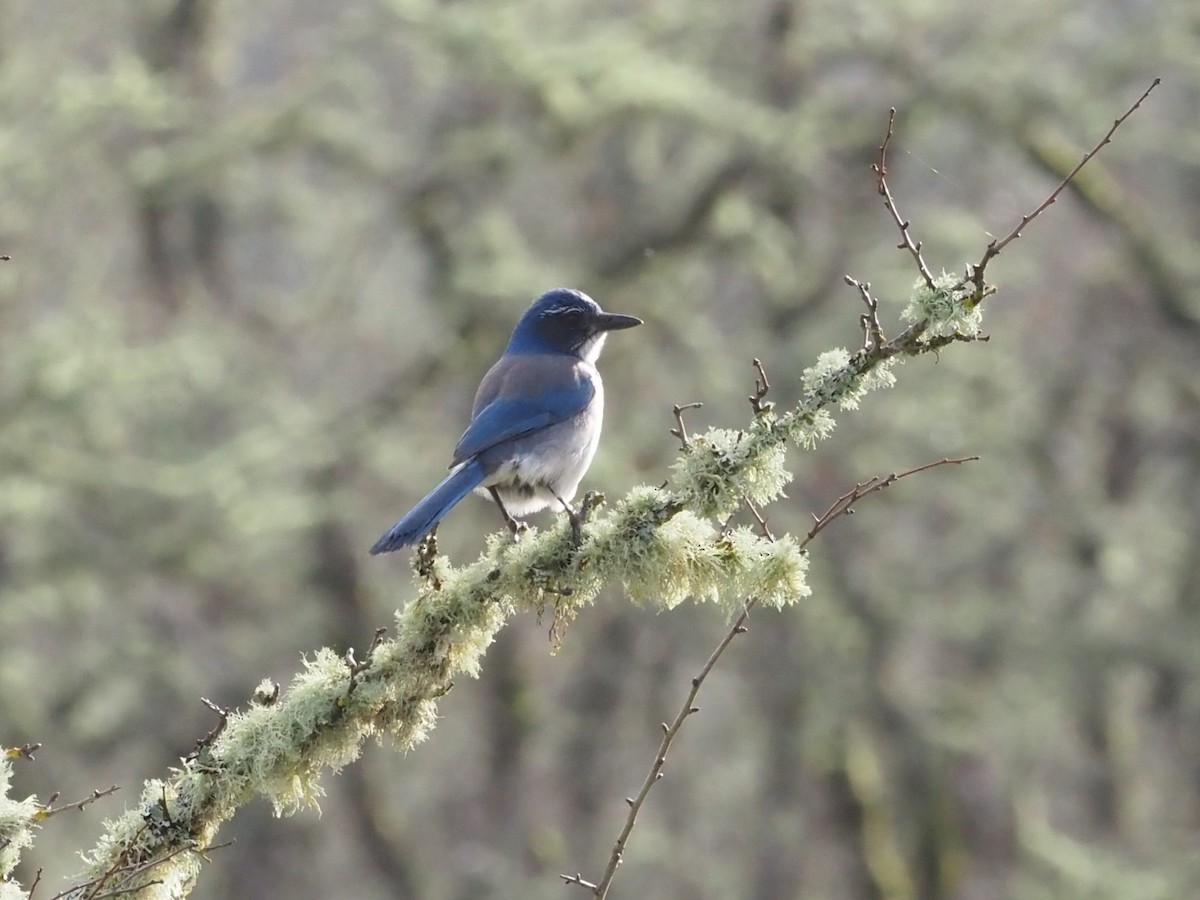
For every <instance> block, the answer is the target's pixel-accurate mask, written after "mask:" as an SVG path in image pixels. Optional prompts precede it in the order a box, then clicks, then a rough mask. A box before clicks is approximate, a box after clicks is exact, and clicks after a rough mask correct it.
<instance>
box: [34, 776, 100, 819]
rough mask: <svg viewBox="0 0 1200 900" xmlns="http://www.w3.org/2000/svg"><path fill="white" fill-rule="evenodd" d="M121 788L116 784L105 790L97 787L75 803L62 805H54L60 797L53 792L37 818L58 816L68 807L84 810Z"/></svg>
mask: <svg viewBox="0 0 1200 900" xmlns="http://www.w3.org/2000/svg"><path fill="white" fill-rule="evenodd" d="M120 789H121V788H120V786H119V785H115V784H114V785H113V786H112V787H107V788H105V789H104V790H99V789H95V790H93V791H92V792H91V794H89V795H88V796H86V797H84V798H83V799H82V800H76V801H75V802H74V803H64V804H63V805H62V806H55V805H54V801H55V800H57V799H58V794H57V793H54V794H51V795H50V799H49V800H47V801H46V805H45V806H43V807H42V808H41V809H40V810H38V813H37V818H38V819H39V820H40V819H48V818H50V817H51V816H56V815H58V814H59V813H60V812H65V811H66V810H68V809H78V810H82V809H84V808H86V807H88V806H91V805H92V804H93V803H95V802H96V801H97V800H99V799H100V798H101V797H108V796H110V795H112V794H115V793H116V792H117V791H119V790H120Z"/></svg>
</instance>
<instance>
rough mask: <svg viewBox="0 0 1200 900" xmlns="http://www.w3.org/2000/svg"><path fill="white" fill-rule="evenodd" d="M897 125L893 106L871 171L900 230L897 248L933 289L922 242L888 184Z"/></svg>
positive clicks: (880, 193)
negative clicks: (889, 152) (908, 256)
mask: <svg viewBox="0 0 1200 900" xmlns="http://www.w3.org/2000/svg"><path fill="white" fill-rule="evenodd" d="M895 124H896V107H894V106H893V107H892V108H891V109H890V110H888V125H887V134H885V135H884V136H883V143H882V144H880V145H879V161H878V162H876V163H874V164H873V165H872V166H871V171H873V172H874V173H875V187H876V189H877V190H878V191H879V196H880V197H882V198H883V205H884V206H886V207H887V210H888V212H890V213H891V214H892V219H894V220H895V222H896V226H897V227H898V228H899V229H900V243H899V244H897V245H896V246H897V247H898V248H899V249H901V250H907V251H908V252H909V253H911V254H912V258H913V259H914V260H916V263H917V269H918V270H919V271H920V273H921V277H922V278H923V279H925V284H927V285H928V286H929V287H930V289H932V288H933V275H932V274H931V273H930V271H929V266H927V265H925V257H923V256H922V255H921V242H920V241H914V240H913V238H912V235H911V234H910V233H909V230H908V226H909V221H908V220H907V219H906V218H904V217H903V216H902V215H900V210H898V209H897V208H896V200H895V198H894V197H892V191H891V189H890V188H889V187H888V183H887V150H888V145H889V144H890V143H891V142H892V134H893V129H894V127H895Z"/></svg>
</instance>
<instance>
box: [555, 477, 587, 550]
mask: <svg viewBox="0 0 1200 900" xmlns="http://www.w3.org/2000/svg"><path fill="white" fill-rule="evenodd" d="M550 493H552V494H554V499H555V500H557V501H558V502H559V503H561V504H562V508H563V509H565V510H566V511H567V518H568V519H570V520H571V543H572V545H574V546H575V548H576V549H578V548H579V545H580V544H582V543H583V531H582V528H583V521H582V520H581V519H580V518H579V513H577V512H575V508H574V507H573V506H571V504H570V503H568V502H567V501H566V500H564V499H563V498H562V497H560V496H558V494H557V493H555V492H554V491H553V490H552V491H550Z"/></svg>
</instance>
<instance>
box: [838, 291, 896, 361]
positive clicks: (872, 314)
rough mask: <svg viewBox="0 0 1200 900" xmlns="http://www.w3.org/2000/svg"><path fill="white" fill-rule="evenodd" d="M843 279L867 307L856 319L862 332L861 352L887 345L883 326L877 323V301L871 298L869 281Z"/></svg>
mask: <svg viewBox="0 0 1200 900" xmlns="http://www.w3.org/2000/svg"><path fill="white" fill-rule="evenodd" d="M844 278H845V281H846V284H848V285H850V287H852V288H855V289H856V290H857V291H858V295H859V296H860V297H862V301H863V303H864V304H865V305H866V307H867V311H866V312H865V313H863V314H862V315H861V316H859V317H858V324H859V325H861V326H862V330H863V345H862V348H863V351H864V352H867V353H870V352H871V351H872V350H876V349H878V348H879V347H882V346H883V345H884V344H885V343H887V339H886V338H885V337H884V336H883V324H882V323H881V322H880V321H879V301H878V300H877V299H876V298H875V297H874V296H872V294H871V283H870V282H869V281H858V280H857V279H854V278H851V277H850V276H849V275H846V276H844Z"/></svg>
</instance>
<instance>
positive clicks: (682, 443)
mask: <svg viewBox="0 0 1200 900" xmlns="http://www.w3.org/2000/svg"><path fill="white" fill-rule="evenodd" d="M702 406H704V404H703V403H700V402H699V401H696V402H695V403H684V404H682V405H680V404H676V405H675V406H673V407H671V412H673V413H674V414H675V427H674V428H672V429H671V434H672V436H674V437H677V438H679V449H680V450H686V449H687V448H688V436H687V428H685V427H684V424H683V414H684V412H686V411H687V410H689V409H700V407H702Z"/></svg>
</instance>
